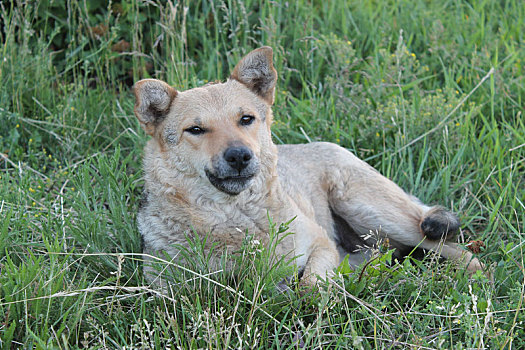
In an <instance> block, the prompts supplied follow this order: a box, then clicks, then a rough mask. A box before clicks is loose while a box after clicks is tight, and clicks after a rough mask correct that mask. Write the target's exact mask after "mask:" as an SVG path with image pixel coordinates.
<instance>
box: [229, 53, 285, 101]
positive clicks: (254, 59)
mask: <svg viewBox="0 0 525 350" xmlns="http://www.w3.org/2000/svg"><path fill="white" fill-rule="evenodd" d="M230 79H235V80H237V81H239V82H240V83H242V84H244V85H246V87H248V89H250V90H251V91H252V92H254V93H255V94H256V95H259V96H261V97H262V98H263V99H264V100H265V101H266V102H268V103H269V104H273V99H274V92H275V84H276V83H277V71H276V70H275V68H273V50H272V48H271V47H268V46H263V47H261V48H258V49H256V50H253V51H252V52H250V53H249V54H247V55H246V56H244V57H243V58H242V59H241V61H240V62H239V63H237V65H236V66H235V68H234V69H233V72H232V74H231V75H230Z"/></svg>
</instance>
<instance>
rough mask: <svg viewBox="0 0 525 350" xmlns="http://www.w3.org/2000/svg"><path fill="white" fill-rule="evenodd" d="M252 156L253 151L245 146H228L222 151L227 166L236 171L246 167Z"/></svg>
mask: <svg viewBox="0 0 525 350" xmlns="http://www.w3.org/2000/svg"><path fill="white" fill-rule="evenodd" d="M252 158H253V152H252V151H251V149H249V148H248V147H245V146H240V147H230V148H228V149H226V151H224V159H225V160H226V161H227V162H228V165H229V166H231V167H232V168H234V169H237V171H241V170H243V169H244V168H246V167H247V166H248V164H250V160H251V159H252Z"/></svg>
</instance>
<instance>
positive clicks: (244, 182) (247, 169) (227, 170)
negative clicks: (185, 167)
mask: <svg viewBox="0 0 525 350" xmlns="http://www.w3.org/2000/svg"><path fill="white" fill-rule="evenodd" d="M212 166H213V171H212V170H210V169H206V170H205V171H206V176H207V177H208V180H210V182H211V184H212V185H213V186H215V187H216V188H217V189H218V190H220V191H222V192H225V193H227V194H230V195H237V194H239V193H241V192H242V191H244V190H245V189H247V188H248V187H250V185H251V183H252V180H253V179H254V177H255V176H256V175H257V173H258V172H259V161H258V159H257V157H255V155H254V154H253V151H252V150H251V149H249V148H248V147H246V146H232V147H228V148H227V149H226V150H225V151H224V153H223V154H222V156H219V157H215V158H214V159H213V160H212Z"/></svg>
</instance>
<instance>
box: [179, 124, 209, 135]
mask: <svg viewBox="0 0 525 350" xmlns="http://www.w3.org/2000/svg"><path fill="white" fill-rule="evenodd" d="M184 131H186V132H189V133H190V134H192V135H201V134H204V133H205V132H206V130H204V129H203V128H201V127H200V126H192V127H189V128H187V129H185V130H184Z"/></svg>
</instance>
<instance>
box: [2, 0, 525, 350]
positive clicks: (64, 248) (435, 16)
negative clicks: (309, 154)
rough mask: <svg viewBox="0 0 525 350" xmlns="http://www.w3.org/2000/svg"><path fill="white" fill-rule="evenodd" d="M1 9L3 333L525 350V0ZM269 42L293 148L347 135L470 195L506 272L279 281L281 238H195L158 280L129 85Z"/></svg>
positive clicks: (393, 266)
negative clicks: (231, 264) (220, 247)
mask: <svg viewBox="0 0 525 350" xmlns="http://www.w3.org/2000/svg"><path fill="white" fill-rule="evenodd" d="M0 18H1V20H0V38H1V46H0V50H1V52H0V348H3V349H9V348H34V349H76V348H93V349H113V348H116V349H118V348H122V349H161V348H183V349H186V348H188V349H204V348H208V349H221V348H252V349H256V348H257V349H259V348H260V349H267V348H275V349H291V348H294V349H295V348H299V347H304V348H312V349H313V348H319V349H324V348H341V349H392V348H393V349H451V348H454V349H523V348H525V330H524V327H525V325H524V322H525V305H524V300H525V299H524V297H525V269H524V264H525V262H524V257H525V253H524V249H525V237H524V230H525V229H524V226H525V117H524V115H523V114H524V99H525V80H524V70H525V2H524V1H522V0H501V1H483V0H449V1H445V0H443V1H425V0H399V1H393V0H366V1H343V0H333V1H317V0H311V1H307V0H297V1H262V0H246V1H241V0H213V1H205V0H192V1H189V0H182V1H175V0H171V1H160V0H150V1H145V0H144V1H139V0H129V1H111V2H109V3H108V2H107V1H102V0H94V1H87V0H55V1H38V2H36V1H22V0H14V1H11V2H1V3H0ZM262 45H268V46H272V47H273V49H274V61H275V66H276V69H277V71H278V74H279V81H278V86H277V92H276V102H275V105H274V108H273V110H274V116H275V123H274V127H273V136H274V141H275V143H277V144H279V143H306V142H311V141H318V140H323V141H331V142H335V143H337V144H339V145H341V146H343V147H346V148H347V149H349V150H351V151H352V152H354V153H355V154H356V155H358V156H359V157H361V158H363V159H365V160H366V161H367V162H369V163H370V164H371V165H372V166H374V167H375V168H376V169H378V170H379V171H381V172H382V173H383V174H384V175H386V176H387V177H389V178H391V179H392V180H394V181H395V182H397V183H398V184H399V185H400V186H401V187H403V188H404V189H405V190H407V191H408V192H410V193H412V194H414V195H416V196H418V197H419V198H420V199H421V200H423V201H424V202H427V203H431V204H439V205H443V206H445V207H448V208H451V209H452V210H454V211H455V212H457V213H458V215H459V216H460V218H461V221H462V227H461V232H460V234H459V236H458V238H457V239H458V241H459V242H460V243H462V244H464V245H465V246H466V245H467V244H468V243H469V242H471V241H472V240H475V241H481V242H483V244H482V246H481V247H479V249H478V252H477V254H476V255H477V256H478V258H479V259H480V260H481V261H482V262H483V263H484V264H485V265H486V267H487V271H488V273H489V274H490V276H491V277H487V275H485V274H482V273H477V274H475V275H472V276H469V275H468V274H466V273H465V272H464V271H463V270H462V269H461V268H458V267H457V266H454V264H452V263H450V262H447V261H439V259H438V258H437V257H436V256H433V255H429V256H428V257H427V258H425V259H423V260H418V259H415V258H414V259H413V258H411V257H409V258H407V259H405V260H403V261H397V260H392V259H391V251H390V250H388V247H385V246H380V247H377V249H376V251H375V258H374V260H373V261H372V262H370V263H367V264H363V265H362V266H359V267H358V268H356V269H355V270H352V269H350V268H349V267H348V266H345V265H342V266H340V267H339V269H338V270H337V276H335V277H334V279H333V281H332V282H330V283H327V284H326V286H323V287H322V288H321V289H320V290H319V291H317V292H315V291H312V292H311V293H304V292H299V291H296V290H294V291H293V292H291V293H278V292H277V291H276V288H275V285H276V283H278V282H279V280H280V279H281V278H282V275H283V271H284V272H286V271H289V267H288V266H286V264H285V263H284V262H281V263H279V264H277V265H276V266H274V267H272V268H269V267H268V265H267V264H266V262H267V261H268V259H269V258H270V257H269V256H270V254H271V250H272V249H271V247H268V248H266V247H258V246H253V245H250V244H246V245H245V248H244V249H243V250H242V251H240V252H236V254H235V255H234V256H232V257H231V259H233V260H234V261H235V262H236V265H235V266H236V267H235V268H234V269H231V270H220V271H211V272H210V271H206V270H205V269H203V266H205V263H206V256H204V255H203V254H202V250H201V249H200V246H201V243H202V242H199V241H193V243H192V246H193V247H194V251H193V252H189V253H190V255H191V256H192V257H193V259H192V261H190V263H189V265H188V266H186V267H185V268H178V269H176V271H178V272H177V273H176V276H175V277H174V278H175V280H176V285H175V288H173V290H172V292H171V293H169V294H160V293H159V292H158V291H157V290H155V289H154V288H152V287H150V286H148V284H147V283H146V282H145V280H144V277H143V274H142V262H141V256H140V252H141V238H140V235H139V234H138V231H137V227H136V224H135V217H136V212H137V209H138V206H139V202H140V197H141V191H142V186H143V180H142V169H141V156H142V148H143V146H144V144H145V142H146V141H147V136H146V135H145V133H144V132H143V131H142V130H141V129H140V126H139V123H138V121H137V120H136V118H135V116H134V114H133V106H134V98H133V94H132V92H131V86H132V85H133V82H135V81H137V80H139V79H141V78H147V77H153V78H158V79H162V80H164V81H166V82H168V83H169V84H171V85H173V86H174V87H176V88H177V89H178V90H184V89H187V88H191V87H195V86H199V85H202V84H204V83H207V82H209V81H214V80H217V79H218V80H225V79H226V78H227V77H228V74H229V71H230V70H231V69H232V68H233V66H234V65H235V63H236V62H237V61H238V60H239V59H240V58H241V57H242V56H243V55H244V54H246V53H247V52H249V51H250V50H252V49H254V48H257V47H259V46H262ZM269 230H270V231H271V232H272V233H273V234H274V235H276V236H278V235H279V234H286V233H287V227H286V223H274V222H271V220H269ZM189 239H191V238H189ZM465 249H467V248H465ZM167 264H169V263H167Z"/></svg>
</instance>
